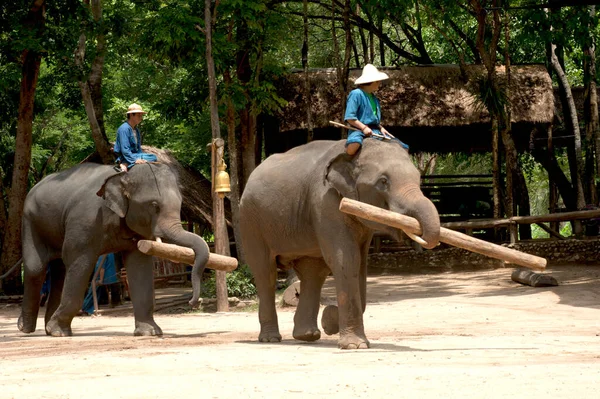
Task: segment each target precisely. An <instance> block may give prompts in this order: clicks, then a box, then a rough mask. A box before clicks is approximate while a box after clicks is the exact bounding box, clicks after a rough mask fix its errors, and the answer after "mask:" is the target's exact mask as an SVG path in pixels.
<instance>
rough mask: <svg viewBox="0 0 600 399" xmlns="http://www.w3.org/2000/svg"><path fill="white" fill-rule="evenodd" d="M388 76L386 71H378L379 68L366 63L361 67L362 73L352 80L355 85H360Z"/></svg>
mask: <svg viewBox="0 0 600 399" xmlns="http://www.w3.org/2000/svg"><path fill="white" fill-rule="evenodd" d="M389 78H390V77H389V76H388V75H387V73H383V72H379V70H378V69H377V68H376V67H375V65H373V64H367V65H365V67H364V68H363V71H362V75H360V77H359V78H358V79H356V80H355V81H354V84H355V85H362V84H365V83H371V82H377V81H379V80H386V79H389Z"/></svg>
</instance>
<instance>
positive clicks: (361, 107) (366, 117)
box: [344, 89, 381, 134]
mask: <svg viewBox="0 0 600 399" xmlns="http://www.w3.org/2000/svg"><path fill="white" fill-rule="evenodd" d="M372 96H373V99H374V100H375V104H376V105H377V110H376V112H373V108H372V107H371V101H370V100H369V95H368V94H367V93H365V92H364V91H363V90H362V89H354V90H352V91H351V92H350V94H348V100H347V101H346V114H345V115H344V120H345V121H347V120H351V119H357V120H359V121H361V122H362V123H364V124H365V125H369V127H370V128H371V129H372V130H373V131H374V132H375V133H378V134H381V132H380V131H379V129H373V127H372V126H373V125H379V123H380V122H381V106H380V105H379V100H378V99H377V97H375V96H374V95H372Z"/></svg>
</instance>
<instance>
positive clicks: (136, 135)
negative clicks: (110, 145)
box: [114, 122, 142, 167]
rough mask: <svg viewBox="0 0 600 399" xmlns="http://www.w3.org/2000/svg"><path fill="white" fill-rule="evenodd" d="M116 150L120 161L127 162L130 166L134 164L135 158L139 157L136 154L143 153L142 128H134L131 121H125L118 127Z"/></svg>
mask: <svg viewBox="0 0 600 399" xmlns="http://www.w3.org/2000/svg"><path fill="white" fill-rule="evenodd" d="M114 151H115V153H116V154H117V161H118V162H125V163H127V166H129V167H131V166H133V165H134V164H135V160H136V159H138V158H139V156H136V155H135V154H141V153H142V136H141V134H140V130H139V129H138V128H137V127H136V128H135V130H134V129H133V128H132V127H131V125H130V124H129V123H127V122H123V124H122V125H121V126H119V129H117V139H116V140H115V149H114Z"/></svg>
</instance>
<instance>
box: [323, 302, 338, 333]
mask: <svg viewBox="0 0 600 399" xmlns="http://www.w3.org/2000/svg"><path fill="white" fill-rule="evenodd" d="M339 320H340V318H339V313H338V307H337V306H335V305H329V306H326V307H325V309H323V315H322V316H321V327H323V331H325V334H327V335H333V334H337V333H339V332H340V323H339Z"/></svg>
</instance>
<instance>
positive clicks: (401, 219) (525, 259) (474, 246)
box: [340, 198, 546, 270]
mask: <svg viewBox="0 0 600 399" xmlns="http://www.w3.org/2000/svg"><path fill="white" fill-rule="evenodd" d="M340 211H342V212H344V213H348V214H350V215H355V216H358V217H360V218H363V219H367V220H371V221H374V222H377V223H382V224H385V225H388V226H392V227H396V228H399V229H402V230H404V231H406V232H409V233H412V234H415V235H421V233H422V232H421V226H420V224H419V222H418V221H417V219H414V218H411V217H409V216H405V215H401V214H399V213H395V212H391V211H388V210H385V209H381V208H378V207H376V206H373V205H369V204H365V203H363V202H359V201H354V200H351V199H348V198H342V201H341V202H340ZM440 241H441V242H445V243H447V244H451V245H454V246H456V247H459V248H463V249H467V250H469V251H472V252H476V253H478V254H482V255H487V256H489V257H492V258H496V259H500V260H503V261H505V262H510V263H514V264H516V265H520V266H525V267H528V268H530V269H534V270H544V269H545V268H546V259H544V258H540V257H539V256H534V255H530V254H527V253H525V252H520V251H517V250H514V249H511V248H507V247H502V246H500V245H496V244H492V243H491V242H487V241H483V240H479V239H477V238H474V237H470V236H468V235H466V234H462V233H459V232H458V231H453V230H449V229H446V228H444V227H441V228H440Z"/></svg>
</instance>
